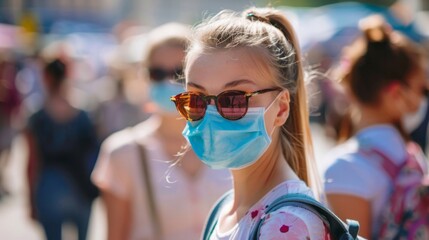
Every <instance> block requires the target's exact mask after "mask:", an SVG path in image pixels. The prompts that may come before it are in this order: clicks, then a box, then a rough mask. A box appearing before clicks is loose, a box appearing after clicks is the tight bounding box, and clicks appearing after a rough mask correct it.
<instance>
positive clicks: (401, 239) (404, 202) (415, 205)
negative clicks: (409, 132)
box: [362, 143, 429, 240]
mask: <svg viewBox="0 0 429 240" xmlns="http://www.w3.org/2000/svg"><path fill="white" fill-rule="evenodd" d="M362 152H363V154H366V155H374V154H375V155H377V156H378V158H379V159H380V160H381V162H380V163H381V166H382V168H383V170H384V171H385V172H386V173H387V174H388V175H389V177H390V178H391V179H392V182H393V191H392V193H391V196H390V199H389V202H388V203H387V204H386V206H385V208H384V210H383V213H382V217H381V219H382V220H381V228H380V231H379V235H378V238H377V239H383V240H387V239H389V240H392V239H395V240H420V239H422V240H428V239H429V176H428V175H427V174H425V171H424V170H423V168H424V166H423V165H422V163H423V162H424V161H426V160H425V159H424V155H423V153H422V151H421V149H420V147H419V146H418V145H417V144H415V143H410V144H408V145H407V152H408V154H407V160H406V161H405V162H404V163H403V164H401V165H399V166H397V165H395V164H394V163H393V162H392V161H391V160H390V159H389V157H387V156H386V155H385V154H384V153H382V152H380V151H378V150H377V149H370V150H363V151H362Z"/></svg>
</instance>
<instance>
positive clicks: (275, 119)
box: [172, 8, 329, 240]
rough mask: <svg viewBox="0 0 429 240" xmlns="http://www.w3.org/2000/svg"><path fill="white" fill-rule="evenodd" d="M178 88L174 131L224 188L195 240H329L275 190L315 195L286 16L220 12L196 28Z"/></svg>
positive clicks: (297, 60) (298, 71)
mask: <svg viewBox="0 0 429 240" xmlns="http://www.w3.org/2000/svg"><path fill="white" fill-rule="evenodd" d="M185 65H186V68H185V72H184V73H185V78H186V88H187V89H186V90H187V91H186V92H183V93H180V94H178V95H176V96H173V97H172V101H174V102H175V104H176V108H177V110H178V111H179V113H180V114H181V115H182V116H183V117H184V118H185V119H186V120H188V121H187V125H186V127H185V129H184V131H183V135H184V136H185V138H186V139H187V140H188V142H189V144H190V145H191V147H192V149H193V150H194V152H195V153H196V154H197V156H198V157H199V158H200V160H201V161H203V162H204V163H205V164H207V165H208V166H210V167H211V168H214V169H229V170H230V171H231V173H232V176H233V190H232V191H231V192H229V193H227V194H226V195H225V196H224V197H223V198H221V200H220V201H219V202H218V203H217V204H216V205H215V207H214V209H213V211H212V213H211V215H210V217H209V220H208V222H207V224H206V227H205V231H204V235H203V239H211V240H215V239H240V240H241V239H253V238H257V239H314V240H316V239H328V238H329V234H328V231H327V228H326V225H325V224H324V222H323V221H322V219H321V218H320V217H319V216H318V215H317V214H316V213H315V212H314V211H311V210H308V209H306V208H305V207H297V206H281V207H279V208H277V207H275V210H274V211H269V210H268V209H272V207H274V206H276V204H275V202H277V199H280V198H281V197H283V196H292V195H294V196H295V195H299V196H301V197H303V198H306V199H314V198H316V199H318V198H319V196H320V188H319V185H318V183H319V182H318V178H317V176H316V166H315V162H314V161H313V157H312V143H311V136H310V132H309V120H308V112H307V102H306V92H305V87H304V73H303V67H302V63H301V56H300V52H299V45H298V42H297V40H296V37H295V33H294V31H293V29H292V26H291V24H290V22H289V21H288V20H287V19H286V17H285V16H284V15H283V14H281V13H280V12H278V11H276V10H274V9H258V8H254V9H249V10H246V11H244V12H243V13H242V15H239V14H238V13H234V12H229V11H222V12H220V13H219V14H217V15H216V16H214V17H213V18H212V19H210V20H208V21H206V22H204V23H202V24H201V25H199V26H198V27H197V28H196V30H195V32H194V38H193V41H192V44H191V46H190V48H189V49H188V54H187V58H186V61H185Z"/></svg>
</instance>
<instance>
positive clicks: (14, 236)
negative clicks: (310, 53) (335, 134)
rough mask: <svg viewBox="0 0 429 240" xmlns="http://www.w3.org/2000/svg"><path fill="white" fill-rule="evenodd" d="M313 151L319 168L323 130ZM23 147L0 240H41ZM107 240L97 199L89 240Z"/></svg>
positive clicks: (68, 238) (316, 130) (9, 173)
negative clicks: (31, 206) (29, 201)
mask: <svg viewBox="0 0 429 240" xmlns="http://www.w3.org/2000/svg"><path fill="white" fill-rule="evenodd" d="M311 128H312V133H313V140H314V148H315V155H316V160H317V161H318V163H319V168H321V169H323V168H324V167H325V164H324V163H323V162H322V161H321V159H322V156H323V155H324V154H325V153H326V151H327V150H328V149H329V148H331V147H332V146H333V144H332V142H331V141H329V140H327V139H326V138H325V136H324V135H323V129H322V128H321V127H320V126H318V125H312V127H311ZM25 156H26V147H25V144H24V139H23V138H22V137H21V136H18V137H16V138H15V140H14V142H13V147H12V152H11V160H10V162H9V164H8V166H7V168H6V169H5V171H4V172H5V175H4V178H5V184H6V186H7V187H8V190H9V191H10V192H11V194H10V196H8V197H6V198H5V199H3V200H2V201H0V239H1V240H42V239H44V237H43V232H42V229H41V227H40V226H39V224H38V223H36V222H34V221H32V220H31V219H30V218H29V217H28V207H27V189H26V188H27V186H26V182H25V174H24V173H25V165H26V162H25V161H26V160H25ZM63 239H64V240H74V239H75V235H74V232H73V230H72V229H71V228H70V227H66V228H65V234H64V238H63ZM104 239H106V222H105V212H104V210H103V206H102V203H101V201H100V200H96V201H95V203H94V207H93V213H92V215H91V220H90V226H89V233H88V240H104Z"/></svg>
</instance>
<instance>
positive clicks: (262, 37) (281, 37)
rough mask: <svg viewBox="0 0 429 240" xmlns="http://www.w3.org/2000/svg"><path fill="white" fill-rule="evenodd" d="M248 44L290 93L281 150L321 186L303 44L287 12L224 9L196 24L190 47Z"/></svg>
mask: <svg viewBox="0 0 429 240" xmlns="http://www.w3.org/2000/svg"><path fill="white" fill-rule="evenodd" d="M233 48H249V49H252V50H256V51H257V52H258V53H260V57H262V58H263V60H265V61H264V62H265V63H267V66H268V68H269V69H268V70H269V71H270V72H271V73H272V74H273V75H274V76H275V79H276V83H275V84H276V85H278V86H279V87H281V88H283V89H287V90H288V91H289V93H290V98H291V102H290V114H289V118H288V120H287V121H286V123H285V124H284V125H283V126H282V128H281V140H280V141H281V148H282V153H283V155H284V156H285V158H286V159H287V161H288V164H289V165H290V167H291V168H292V169H293V170H294V171H295V172H296V174H297V175H298V176H299V178H300V179H302V180H303V181H305V182H306V183H307V184H308V185H309V186H311V187H312V188H313V190H315V192H316V195H317V194H318V193H319V191H320V188H319V184H320V181H318V177H317V176H316V175H317V169H316V167H315V163H314V157H313V147H312V140H311V135H310V128H309V115H308V106H307V97H306V90H305V83H304V70H303V66H302V61H301V53H300V51H299V45H298V41H297V38H296V36H295V33H294V31H293V28H292V25H291V24H290V22H289V21H288V20H287V18H286V17H285V16H284V15H283V14H282V13H280V12H279V11H276V10H274V9H271V8H262V9H261V8H251V9H248V10H245V11H244V12H243V13H242V15H241V16H240V15H239V14H237V13H234V12H231V11H222V12H220V13H219V14H217V15H216V16H214V17H213V18H211V19H210V20H208V21H206V22H203V23H202V24H200V25H199V26H197V27H196V30H195V38H194V39H193V41H192V44H191V47H190V50H189V51H192V50H193V49H202V51H213V50H219V49H233Z"/></svg>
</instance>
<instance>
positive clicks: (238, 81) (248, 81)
mask: <svg viewBox="0 0 429 240" xmlns="http://www.w3.org/2000/svg"><path fill="white" fill-rule="evenodd" d="M240 84H253V85H255V83H254V82H253V81H251V80H248V79H239V80H235V81H232V82H229V83H227V84H225V86H224V87H225V88H231V87H235V86H238V85H240Z"/></svg>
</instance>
